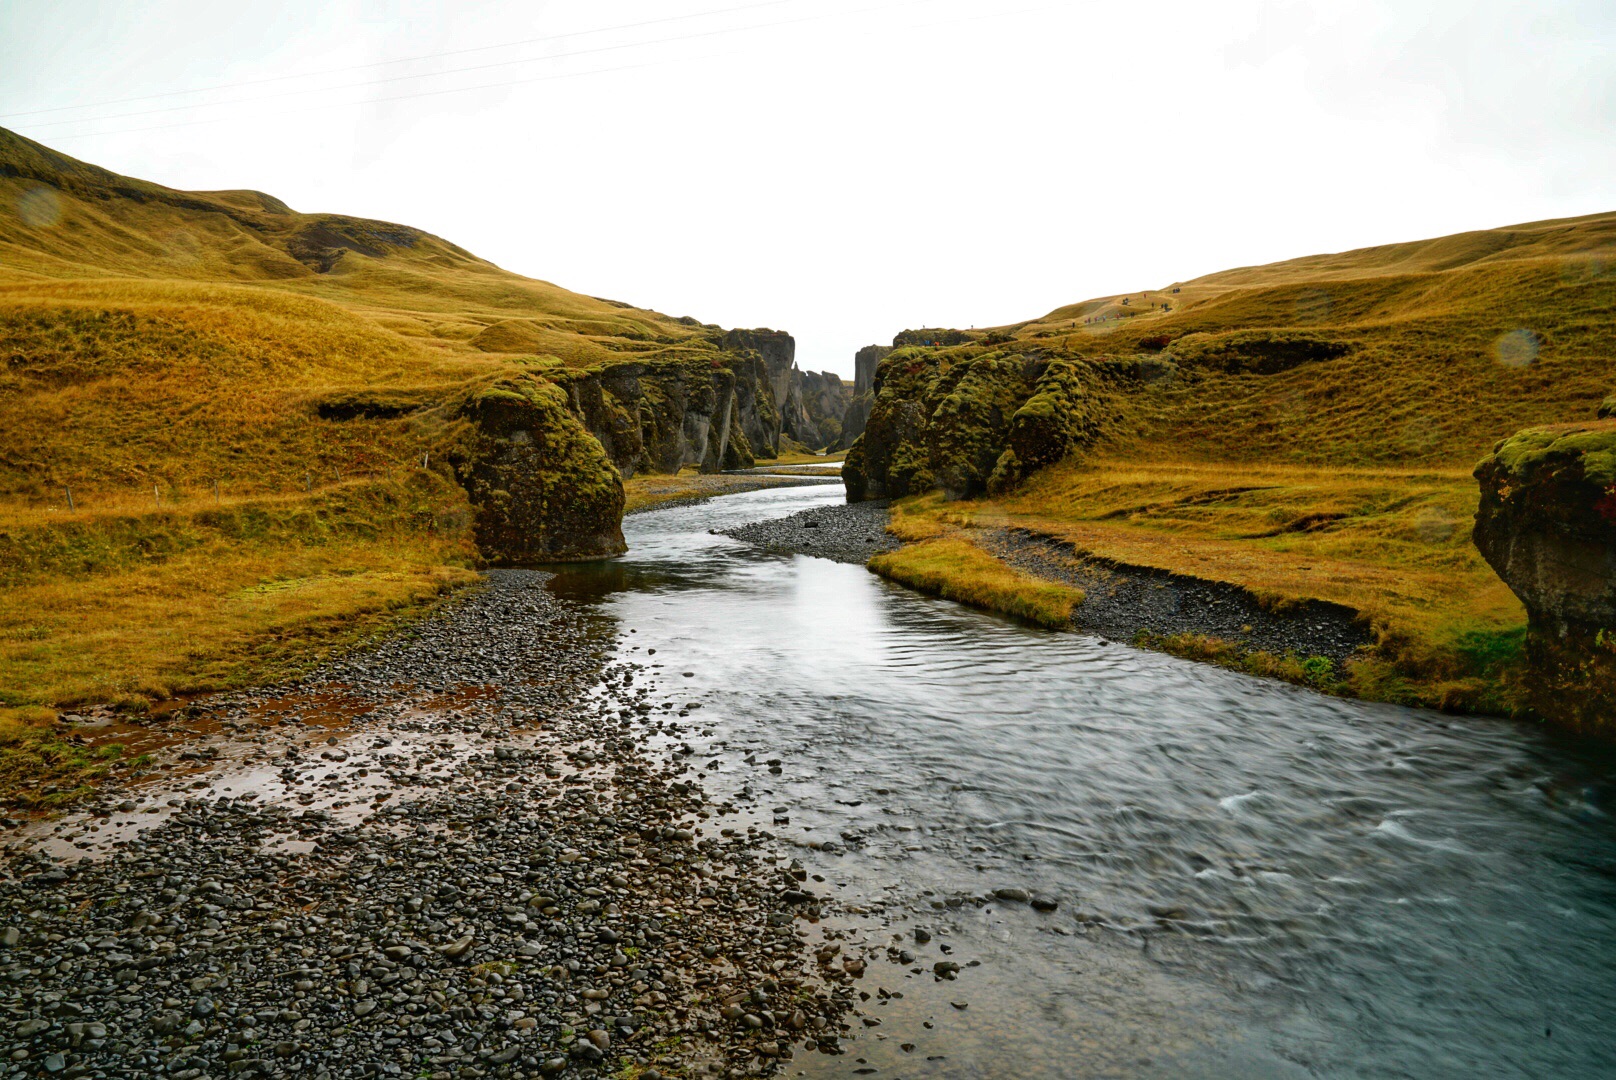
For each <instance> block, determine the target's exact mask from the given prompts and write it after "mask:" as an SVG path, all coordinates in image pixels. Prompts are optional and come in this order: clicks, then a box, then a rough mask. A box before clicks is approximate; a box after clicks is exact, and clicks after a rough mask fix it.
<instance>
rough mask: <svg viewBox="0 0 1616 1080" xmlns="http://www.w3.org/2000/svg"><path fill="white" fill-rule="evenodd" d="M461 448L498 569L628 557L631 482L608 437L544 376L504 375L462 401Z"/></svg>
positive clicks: (487, 550)
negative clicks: (612, 457)
mask: <svg viewBox="0 0 1616 1080" xmlns="http://www.w3.org/2000/svg"><path fill="white" fill-rule="evenodd" d="M459 412H460V415H461V417H462V418H463V419H464V420H466V421H469V424H468V425H467V427H468V431H467V433H466V435H465V438H464V439H463V441H462V442H461V444H460V446H459V447H458V448H457V449H456V450H455V451H454V453H453V454H452V455H451V464H452V465H453V466H454V470H455V475H456V478H457V479H458V480H459V481H460V484H461V486H462V487H464V488H465V490H466V494H467V496H468V498H469V499H470V501H471V505H472V511H473V530H474V533H475V536H476V541H477V547H478V550H479V551H480V552H481V553H482V555H483V557H484V558H485V559H487V560H488V561H489V562H490V563H492V564H493V565H495V566H521V565H525V564H531V563H540V562H573V561H579V560H586V559H602V558H607V557H610V556H612V555H621V554H622V553H623V552H624V551H625V550H627V547H626V545H625V544H624V542H623V528H622V521H623V481H622V478H621V477H620V476H619V475H618V472H617V470H616V469H614V468H613V467H612V464H611V462H610V461H609V460H608V459H607V457H606V454H605V451H603V450H602V448H601V444H600V442H599V441H598V440H597V439H595V438H594V437H593V436H591V435H590V433H589V432H588V431H586V430H585V429H584V427H583V425H582V424H581V423H579V422H578V420H577V418H576V417H575V416H573V415H572V413H571V412H570V411H569V410H568V402H567V398H566V395H565V393H564V392H563V391H562V390H561V389H560V388H559V387H557V386H555V385H554V384H553V383H550V382H547V381H545V380H543V379H537V378H519V379H502V380H500V381H499V382H498V383H496V384H494V385H493V386H491V387H488V388H487V389H484V390H482V391H480V392H479V393H477V394H475V395H473V396H472V397H470V398H468V399H467V400H466V401H465V402H464V403H463V404H462V406H461V407H460V410H459Z"/></svg>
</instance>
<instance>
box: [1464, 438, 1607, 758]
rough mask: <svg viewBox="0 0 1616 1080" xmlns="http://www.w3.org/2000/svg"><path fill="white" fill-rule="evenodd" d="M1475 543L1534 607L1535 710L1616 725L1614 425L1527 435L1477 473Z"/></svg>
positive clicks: (1530, 632) (1501, 448)
mask: <svg viewBox="0 0 1616 1080" xmlns="http://www.w3.org/2000/svg"><path fill="white" fill-rule="evenodd" d="M1476 479H1477V480H1478V481H1479V482H1480V484H1481V505H1480V508H1479V509H1478V511H1477V513H1476V528H1475V533H1474V537H1475V542H1476V547H1477V548H1478V549H1480V551H1481V554H1482V555H1483V557H1485V558H1486V560H1487V561H1488V562H1489V563H1490V564H1491V565H1492V567H1493V569H1494V570H1496V571H1497V572H1498V576H1499V577H1501V578H1503V579H1504V582H1505V583H1506V584H1507V585H1509V587H1510V588H1511V589H1512V590H1513V591H1514V593H1515V595H1516V596H1518V597H1520V599H1521V602H1522V603H1523V604H1525V605H1526V611H1527V619H1528V629H1527V653H1528V660H1529V664H1530V676H1529V679H1530V685H1529V686H1528V688H1527V690H1528V693H1529V697H1530V704H1531V706H1532V707H1533V708H1534V709H1535V710H1536V711H1537V712H1538V713H1540V714H1541V715H1543V716H1545V717H1548V718H1550V719H1554V720H1557V721H1560V722H1563V723H1568V724H1571V725H1573V726H1576V727H1580V728H1589V729H1591V728H1596V727H1597V728H1603V729H1604V730H1606V731H1609V730H1610V729H1611V727H1612V725H1613V723H1616V421H1610V420H1602V421H1594V422H1592V423H1588V424H1564V425H1558V426H1554V427H1546V428H1535V429H1531V430H1528V431H1523V432H1521V433H1520V434H1518V435H1515V436H1513V437H1512V438H1509V439H1505V440H1504V441H1502V442H1500V443H1499V444H1498V446H1497V447H1496V448H1495V449H1494V451H1493V453H1492V454H1491V455H1489V456H1488V457H1487V458H1485V459H1484V460H1483V461H1482V462H1481V463H1480V464H1479V465H1478V466H1477V467H1476Z"/></svg>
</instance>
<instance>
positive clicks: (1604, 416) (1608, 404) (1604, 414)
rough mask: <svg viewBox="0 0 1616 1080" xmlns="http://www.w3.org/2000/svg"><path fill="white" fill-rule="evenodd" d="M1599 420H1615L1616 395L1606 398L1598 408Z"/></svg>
mask: <svg viewBox="0 0 1616 1080" xmlns="http://www.w3.org/2000/svg"><path fill="white" fill-rule="evenodd" d="M1599 419H1601V420H1616V394H1612V395H1610V397H1608V398H1606V399H1605V401H1604V403H1603V404H1602V405H1600V406H1599Z"/></svg>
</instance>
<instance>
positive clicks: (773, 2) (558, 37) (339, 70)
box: [0, 0, 796, 120]
mask: <svg viewBox="0 0 1616 1080" xmlns="http://www.w3.org/2000/svg"><path fill="white" fill-rule="evenodd" d="M795 2H796V0H764V2H763V3H760V4H743V5H741V6H739V7H727V8H715V9H713V10H711V11H694V12H690V13H689V14H686V15H670V16H667V17H666V18H661V19H645V20H642V21H640V22H632V23H621V24H619V25H617V26H601V27H596V28H595V29H593V30H572V31H569V32H567V33H565V34H551V35H549V36H547V37H536V38H525V39H523V40H521V41H507V42H504V43H502V44H498V45H478V46H475V47H473V48H469V49H450V50H448V51H446V52H436V53H423V54H422V55H420V56H401V57H398V58H397V59H393V60H375V61H372V62H370V63H368V64H352V65H350V66H348V67H336V68H325V69H323V70H321V71H307V72H304V73H302V74H301V75H272V76H270V77H268V78H264V79H245V80H242V81H240V82H231V83H218V84H216V85H214V86H198V87H194V88H192V89H190V90H165V91H163V92H161V93H157V94H141V95H139V96H137V97H126V98H110V99H108V100H106V101H91V102H86V103H85V104H83V105H57V106H53V107H52V108H49V109H31V110H29V111H27V112H14V113H0V120H12V119H16V118H17V117H22V116H45V115H47V114H49V113H59V112H71V111H73V110H75V109H101V108H106V107H107V106H109V105H130V104H133V103H135V102H137V101H155V100H158V99H160V98H170V97H183V96H185V95H186V94H207V93H211V92H213V91H215V90H235V89H238V88H240V87H244V86H264V85H267V84H269V83H278V82H290V81H292V80H294V79H315V78H319V77H320V76H322V75H341V74H343V73H344V72H348V71H366V70H369V69H370V68H378V67H389V66H391V65H393V64H413V63H418V62H419V61H422V60H438V59H442V58H443V57H446V56H465V55H467V54H469V53H479V52H492V51H494V50H496V49H516V48H520V47H522V46H524V45H543V44H548V43H551V42H556V41H566V40H568V39H570V38H578V37H590V36H592V35H594V34H608V33H612V32H613V31H617V30H637V29H640V28H641V27H646V26H659V25H662V24H664V23H672V22H687V21H689V20H691V19H706V18H710V17H712V16H714V15H730V14H734V13H735V12H737V11H756V10H758V9H760V8H768V7H779V6H781V5H782V4H790V3H795ZM426 74H428V75H430V74H432V72H427V73H426ZM85 119H87V120H89V119H95V117H85ZM103 119H105V118H103Z"/></svg>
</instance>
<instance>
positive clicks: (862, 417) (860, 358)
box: [836, 345, 892, 450]
mask: <svg viewBox="0 0 1616 1080" xmlns="http://www.w3.org/2000/svg"><path fill="white" fill-rule="evenodd" d="M890 355H892V348H891V347H890V346H887V345H866V346H865V347H864V348H862V349H860V350H859V351H858V353H857V354H856V355H855V356H854V357H853V393H852V396H851V397H850V398H849V399H848V402H847V408H846V409H845V410H844V411H843V412H842V433H841V436H840V438H838V439H837V441H836V449H838V450H846V449H848V448H849V447H851V446H852V445H853V440H855V439H857V438H858V437H859V436H860V435H862V434H864V427H865V425H866V424H868V423H869V422H870V409H871V407H873V406H874V404H875V369H876V368H877V367H878V366H880V363H881V361H883V360H885V359H886V358H887V357H888V356H890Z"/></svg>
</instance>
